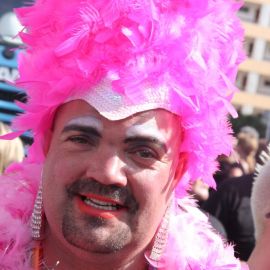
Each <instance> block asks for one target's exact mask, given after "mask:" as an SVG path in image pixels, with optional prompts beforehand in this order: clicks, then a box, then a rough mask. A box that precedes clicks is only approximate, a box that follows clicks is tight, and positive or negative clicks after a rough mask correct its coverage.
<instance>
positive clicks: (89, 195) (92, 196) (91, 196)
mask: <svg viewBox="0 0 270 270" xmlns="http://www.w3.org/2000/svg"><path fill="white" fill-rule="evenodd" d="M79 196H82V197H86V198H89V199H96V200H99V201H103V202H105V203H111V204H117V205H119V206H121V207H124V204H123V203H122V202H120V201H119V200H115V199H112V198H109V197H104V196H102V195H98V194H94V193H80V194H79Z"/></svg>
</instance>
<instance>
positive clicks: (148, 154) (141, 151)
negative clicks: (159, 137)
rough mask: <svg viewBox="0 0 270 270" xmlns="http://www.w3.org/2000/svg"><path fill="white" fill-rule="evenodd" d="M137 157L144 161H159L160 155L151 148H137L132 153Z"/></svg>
mask: <svg viewBox="0 0 270 270" xmlns="http://www.w3.org/2000/svg"><path fill="white" fill-rule="evenodd" d="M130 153H132V154H134V155H135V156H136V157H138V158H141V159H144V160H150V159H151V160H155V159H158V158H159V157H158V154H157V153H156V152H155V151H154V150H152V149H150V148H135V149H132V150H131V151H130Z"/></svg>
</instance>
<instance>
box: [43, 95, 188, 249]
mask: <svg viewBox="0 0 270 270" xmlns="http://www.w3.org/2000/svg"><path fill="white" fill-rule="evenodd" d="M180 134H181V132H180V122H179V119H178V118H177V117H176V116H175V115H173V114H171V113H169V112H167V111H165V110H152V111H146V112H142V113H138V114H136V115H133V116H131V117H129V118H126V119H124V120H119V121H110V120H108V119H106V118H104V117H102V116H101V115H100V114H99V113H98V112H97V111H96V110H95V109H94V108H93V107H91V106H89V105H88V104H87V103H86V102H84V101H79V100H76V101H72V102H69V103H67V104H65V105H63V106H62V107H61V108H60V109H59V110H58V112H57V115H56V118H55V122H54V128H53V132H52V137H51V140H50V142H49V144H50V146H49V149H48V152H47V158H46V162H45V166H44V171H43V189H44V191H43V194H44V195H43V196H44V210H45V215H46V218H47V221H48V224H49V226H48V228H49V233H50V235H52V236H53V237H54V238H55V239H57V240H58V241H59V242H60V243H61V245H64V246H65V247H67V248H69V249H77V250H78V249H79V250H81V251H85V252H87V253H89V254H91V253H95V254H96V253H101V254H109V253H115V252H116V251H121V252H124V251H127V252H128V251H130V250H141V251H142V250H143V249H145V247H146V246H147V245H148V244H149V243H150V242H151V239H152V238H153V236H154V234H155V232H156V230H157V227H158V225H159V223H160V221H161V219H162V217H163V215H164V212H165V210H166V208H167V206H168V202H169V199H170V195H171V192H172V190H173V189H174V187H175V185H176V183H177V180H178V178H179V177H180V176H181V170H182V169H181V168H182V167H183V166H181V165H182V162H179V160H180V158H179V147H180ZM48 140H49V139H48Z"/></svg>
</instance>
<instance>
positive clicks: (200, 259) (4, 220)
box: [0, 162, 241, 270]
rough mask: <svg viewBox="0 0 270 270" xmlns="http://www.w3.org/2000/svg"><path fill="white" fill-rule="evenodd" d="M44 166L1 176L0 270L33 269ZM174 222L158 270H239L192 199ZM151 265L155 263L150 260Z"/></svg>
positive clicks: (179, 206)
mask: <svg viewBox="0 0 270 270" xmlns="http://www.w3.org/2000/svg"><path fill="white" fill-rule="evenodd" d="M40 172H41V166H40V165H37V164H30V163H26V162H25V163H24V164H22V165H18V164H17V165H13V166H12V167H11V168H10V169H9V170H8V173H7V174H6V175H5V176H1V177H0V186H1V189H0V269H2V270H30V269H31V266H30V255H31V248H32V246H33V243H32V240H31V233H30V216H31V212H32V209H33V204H34V199H35V196H36V193H37V189H38V184H39V179H40ZM174 206H175V208H174V210H173V214H172V216H171V219H170V229H169V241H168V245H167V249H166V250H165V253H164V256H163V258H162V260H161V262H160V264H159V267H158V269H162V270H169V269H170V270H174V269H181V270H188V269H189V270H190V269H192V270H201V269H204V270H205V269H208V270H230V269H232V270H237V269H241V266H240V262H239V261H238V260H237V259H235V258H234V255H233V248H232V247H231V246H225V244H224V243H223V241H222V239H221V238H220V236H218V235H217V234H216V233H214V232H213V231H212V229H211V227H210V225H209V224H208V221H207V217H206V216H205V215H204V214H202V212H200V211H199V210H198V209H197V208H196V206H195V204H194V202H193V201H192V200H190V199H189V198H183V199H179V200H177V201H176V202H175V205H174ZM149 262H150V263H152V262H151V261H150V260H149Z"/></svg>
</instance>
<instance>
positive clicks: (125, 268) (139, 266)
mask: <svg viewBox="0 0 270 270" xmlns="http://www.w3.org/2000/svg"><path fill="white" fill-rule="evenodd" d="M43 248H44V250H43V254H44V258H43V260H44V263H45V264H46V267H48V268H49V269H56V270H81V269H84V270H108V269H110V270H146V269H148V266H147V263H146V260H145V257H144V254H143V252H142V253H140V254H138V255H136V256H130V257H126V256H121V255H120V253H118V252H117V253H113V254H105V255H103V254H96V253H95V254H90V255H89V256H87V253H86V252H85V251H82V252H81V253H80V251H78V250H77V251H76V254H75V253H72V252H70V251H69V250H67V249H63V248H62V246H61V244H60V243H58V241H57V240H53V238H51V237H48V238H46V240H45V241H44V245H43ZM56 265H57V267H56ZM108 267H109V268H108Z"/></svg>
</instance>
